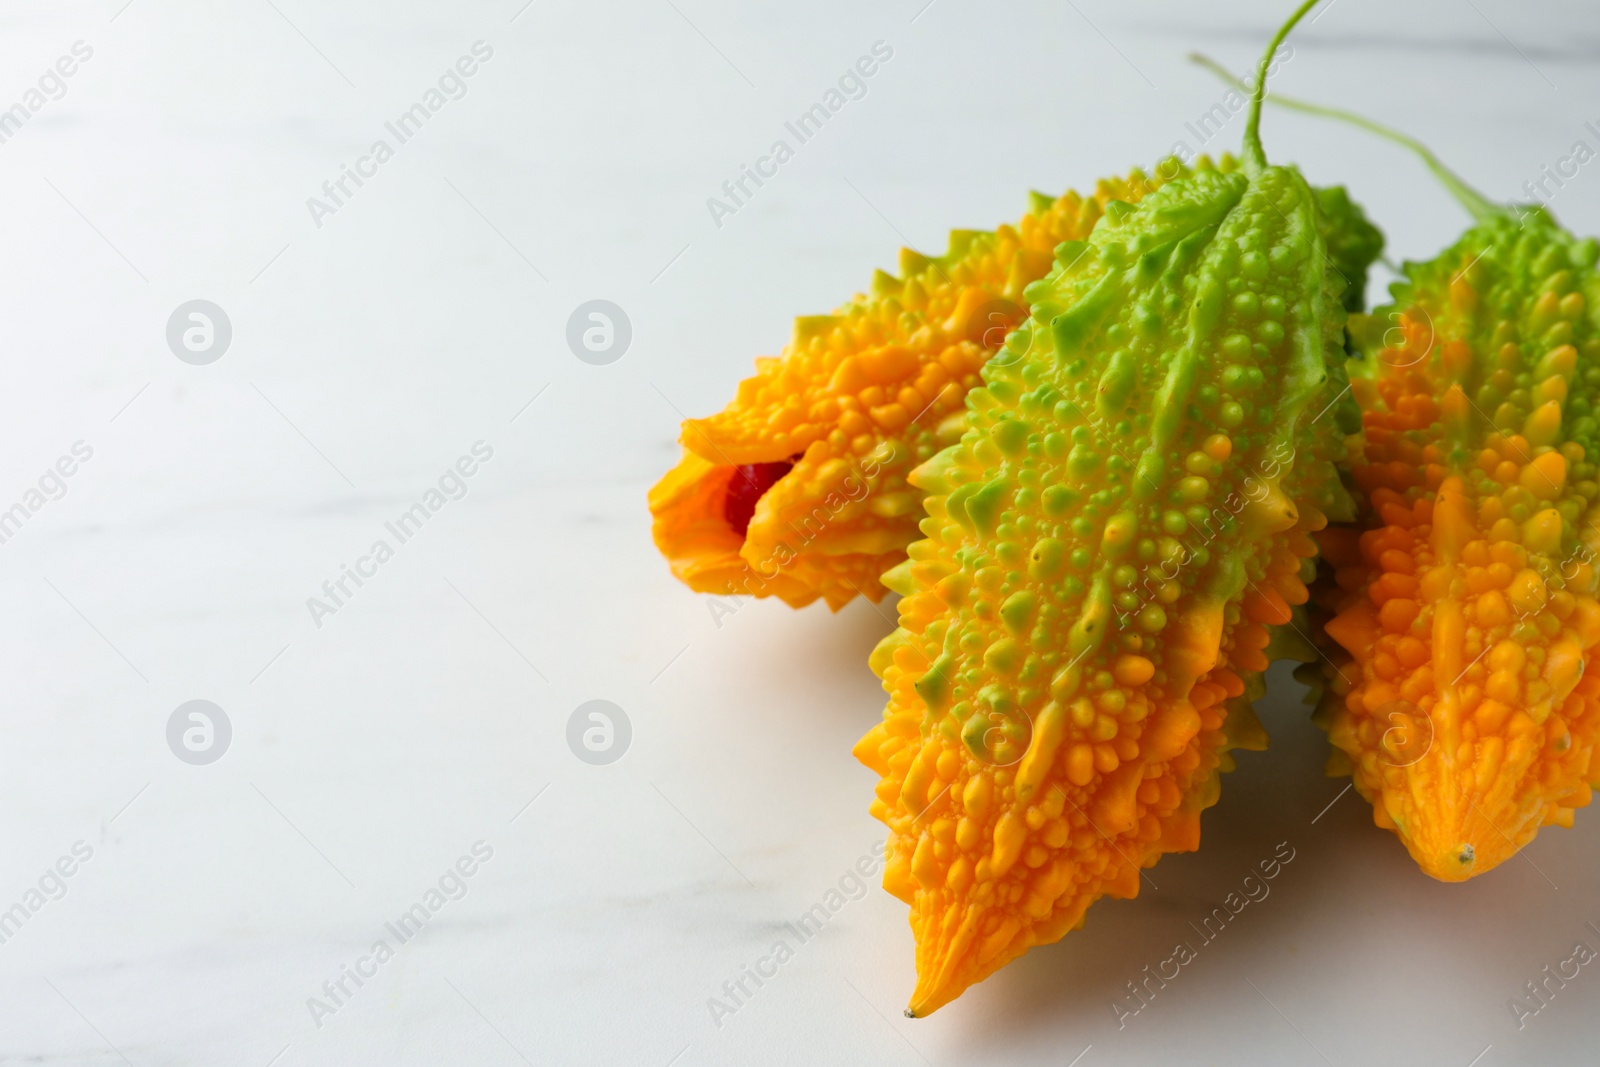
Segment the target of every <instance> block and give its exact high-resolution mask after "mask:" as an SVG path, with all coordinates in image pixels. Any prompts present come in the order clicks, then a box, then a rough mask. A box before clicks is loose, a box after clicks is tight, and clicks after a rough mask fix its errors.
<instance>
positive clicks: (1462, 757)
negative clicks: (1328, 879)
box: [1317, 209, 1600, 881]
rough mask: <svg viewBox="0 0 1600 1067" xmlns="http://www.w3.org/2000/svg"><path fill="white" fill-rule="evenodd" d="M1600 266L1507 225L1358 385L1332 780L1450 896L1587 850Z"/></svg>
mask: <svg viewBox="0 0 1600 1067" xmlns="http://www.w3.org/2000/svg"><path fill="white" fill-rule="evenodd" d="M1597 254H1600V247H1597V245H1596V243H1595V242H1594V241H1593V240H1584V241H1579V240H1577V239H1575V238H1573V237H1572V235H1570V234H1568V233H1567V232H1565V231H1564V230H1562V229H1561V228H1560V227H1559V226H1558V225H1557V224H1556V223H1555V222H1554V220H1553V219H1551V218H1550V217H1549V216H1548V215H1547V214H1545V213H1544V212H1542V211H1539V210H1537V209H1530V210H1528V211H1526V212H1524V213H1522V215H1521V218H1518V217H1517V216H1516V215H1514V214H1512V213H1511V212H1494V213H1491V217H1489V218H1487V219H1486V220H1484V221H1482V222H1481V223H1480V224H1479V225H1477V226H1475V227H1474V228H1473V229H1472V230H1469V231H1468V232H1467V233H1466V234H1465V235H1464V236H1463V237H1462V238H1461V239H1460V240H1459V241H1458V242H1457V243H1456V244H1455V245H1453V246H1452V247H1451V248H1449V249H1447V250H1446V251H1445V252H1444V253H1442V254H1441V255H1440V256H1439V257H1437V258H1436V259H1434V260H1431V261H1429V262H1425V263H1408V264H1406V266H1405V277H1404V279H1403V280H1402V281H1401V282H1399V283H1397V284H1396V285H1395V286H1394V287H1393V290H1392V294H1393V301H1394V302H1393V304H1392V305H1391V306H1389V307H1385V308H1380V309H1378V310H1377V311H1375V312H1374V314H1373V317H1372V325H1371V327H1370V329H1369V330H1368V331H1367V333H1368V335H1369V336H1370V338H1371V341H1372V344H1371V345H1370V355H1369V356H1368V358H1367V359H1365V360H1360V361H1356V362H1353V363H1352V364H1351V367H1352V371H1351V374H1352V377H1353V378H1354V379H1355V381H1354V382H1353V385H1354V386H1355V392H1356V396H1357V397H1358V399H1359V401H1360V406H1361V409H1362V422H1363V426H1362V432H1361V433H1360V434H1358V435H1356V436H1354V437H1352V438H1351V440H1350V452H1351V457H1350V464H1351V469H1352V473H1353V477H1354V483H1355V486H1356V488H1357V489H1358V498H1359V501H1360V514H1359V517H1358V520H1357V521H1356V522H1355V523H1354V524H1351V525H1349V526H1343V527H1335V528H1330V529H1329V530H1327V531H1324V533H1323V534H1322V535H1321V539H1322V543H1323V550H1324V552H1325V554H1326V558H1327V561H1328V564H1329V565H1330V566H1331V567H1332V568H1333V570H1332V574H1331V580H1329V581H1327V582H1326V583H1325V584H1324V585H1321V586H1319V590H1318V597H1317V599H1318V602H1319V603H1321V604H1322V605H1323V606H1324V607H1325V608H1326V610H1327V612H1328V613H1329V614H1330V615H1331V618H1329V620H1328V621H1327V624H1326V633H1327V637H1328V638H1329V639H1331V640H1329V641H1327V645H1328V648H1327V652H1328V655H1329V657H1330V658H1331V660H1332V661H1333V662H1332V663H1331V665H1326V666H1325V667H1324V668H1323V671H1324V673H1325V674H1326V675H1327V684H1328V692H1327V695H1326V696H1325V698H1324V699H1323V702H1322V706H1321V708H1320V709H1319V714H1318V718H1319V721H1320V722H1322V724H1323V725H1324V726H1325V727H1326V728H1327V730H1328V734H1329V738H1330V739H1331V741H1332V742H1333V744H1334V746H1335V747H1336V750H1335V753H1334V757H1335V758H1334V760H1333V761H1332V762H1331V763H1330V770H1331V771H1332V772H1335V773H1348V774H1353V777H1354V781H1355V785H1356V788H1357V789H1358V790H1359V791H1360V793H1361V795H1362V796H1364V797H1366V798H1367V800H1368V801H1370V802H1371V804H1372V806H1373V814H1374V817H1375V819H1376V821H1377V823H1378V825H1379V826H1383V827H1387V828H1389V829H1391V830H1393V831H1394V832H1395V833H1396V834H1397V835H1399V837H1400V839H1401V841H1403V842H1404V843H1405V846H1406V848H1407V849H1408V850H1409V851H1410V853H1411V855H1412V857H1413V858H1414V859H1415V860H1416V861H1417V863H1418V864H1419V865H1420V866H1421V867H1422V869H1423V870H1424V871H1426V872H1427V873H1428V874H1430V875H1432V876H1433V877H1435V878H1439V879H1442V880H1445V881H1461V880H1464V879H1466V878H1470V877H1472V876H1474V875H1477V874H1481V873H1483V872H1484V871H1487V870H1489V869H1491V868H1492V867H1494V866H1495V865H1497V864H1499V863H1501V862H1503V861H1504V860H1506V859H1507V858H1508V857H1510V856H1512V855H1514V854H1515V853H1516V851H1517V850H1518V849H1520V848H1521V847H1522V846H1524V845H1526V844H1527V843H1528V842H1529V841H1531V840H1532V839H1533V837H1534V835H1535V834H1536V833H1537V832H1538V830H1539V828H1540V827H1541V826H1548V825H1552V824H1555V825H1561V826H1570V825H1571V823H1572V818H1573V811H1574V809H1575V808H1578V807H1581V806H1583V805H1585V804H1587V803H1588V802H1589V798H1590V786H1591V783H1593V782H1594V781H1595V779H1596V778H1597V777H1600V766H1595V761H1594V759H1593V753H1594V750H1595V743H1596V740H1597V737H1600V671H1595V670H1594V669H1593V664H1594V661H1595V658H1596V656H1597V655H1600V602H1597V599H1596V598H1597V595H1600V580H1597V570H1596V567H1597V564H1596V560H1595V556H1596V553H1597V552H1600V511H1597V504H1600V488H1597V485H1596V479H1597V476H1600V471H1597V468H1596V465H1595V459H1596V457H1597V452H1596V448H1597V447H1600V422H1597V419H1596V416H1597V412H1596V410H1595V406H1594V401H1593V400H1592V399H1591V398H1592V397H1594V396H1595V395H1596V392H1597V389H1600V329H1597V317H1596V314H1595V308H1596V301H1597V300H1600V278H1597V276H1596V273H1595V270H1594V265H1595V260H1596V256H1597ZM1356 368H1359V369H1356Z"/></svg>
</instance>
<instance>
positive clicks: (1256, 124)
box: [1244, 0, 1319, 177]
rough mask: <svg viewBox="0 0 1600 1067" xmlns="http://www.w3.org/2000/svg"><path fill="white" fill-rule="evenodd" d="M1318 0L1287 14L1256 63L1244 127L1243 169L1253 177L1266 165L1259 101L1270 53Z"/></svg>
mask: <svg viewBox="0 0 1600 1067" xmlns="http://www.w3.org/2000/svg"><path fill="white" fill-rule="evenodd" d="M1318 2H1319V0H1305V2H1304V3H1303V4H1301V5H1300V6H1299V7H1297V8H1295V11H1294V14H1292V15H1290V16H1289V21H1287V22H1285V23H1284V24H1283V25H1282V26H1280V27H1278V33H1277V35H1276V36H1275V37H1273V38H1272V42H1271V43H1270V44H1268V45H1267V50H1266V51H1265V52H1263V53H1262V54H1261V62H1260V63H1258V64H1257V65H1256V88H1255V92H1253V93H1251V94H1250V118H1249V120H1248V121H1247V122H1246V123H1245V127H1244V170H1245V173H1246V174H1248V175H1250V176H1251V177H1254V176H1255V175H1257V174H1260V173H1261V172H1262V171H1263V170H1265V169H1266V167H1267V153H1266V152H1264V151H1263V150H1262V148H1261V101H1262V100H1263V99H1264V98H1265V97H1266V95H1267V66H1268V64H1269V63H1270V62H1271V61H1272V53H1274V52H1276V51H1277V50H1278V46H1279V45H1280V44H1282V43H1283V39H1284V38H1285V37H1287V36H1289V31H1290V30H1292V29H1294V27H1295V23H1297V22H1299V21H1300V20H1301V19H1302V18H1305V15H1306V12H1308V11H1310V10H1311V9H1312V8H1314V7H1316V6H1317V4H1318Z"/></svg>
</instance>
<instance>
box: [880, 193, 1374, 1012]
mask: <svg viewBox="0 0 1600 1067" xmlns="http://www.w3.org/2000/svg"><path fill="white" fill-rule="evenodd" d="M1351 217H1352V218H1359V211H1355V212H1354V213H1353V215H1352V216H1351ZM1362 222H1363V224H1364V219H1363V220H1362ZM1329 223H1330V220H1327V219H1324V218H1322V217H1321V211H1320V208H1319V205H1318V199H1317V197H1316V196H1314V195H1313V193H1312V191H1311V190H1310V188H1309V187H1308V186H1307V185H1306V184H1305V182H1304V180H1303V179H1302V178H1301V177H1300V175H1299V173H1298V172H1297V171H1295V170H1293V169H1290V168H1284V167H1268V166H1265V165H1264V164H1263V166H1262V168H1261V169H1260V170H1259V171H1258V172H1257V173H1256V175H1255V176H1254V177H1252V178H1249V179H1247V178H1246V177H1245V176H1244V175H1243V174H1240V173H1230V174H1224V173H1220V172H1215V171H1212V172H1204V173H1196V174H1194V175H1192V176H1189V177H1187V178H1185V179H1182V180H1179V181H1174V182H1171V183H1169V184H1167V185H1166V186H1164V187H1163V188H1162V189H1160V190H1159V191H1157V192H1155V193H1153V194H1151V195H1150V196H1148V197H1147V198H1145V199H1144V200H1143V201H1142V202H1141V203H1140V204H1138V205H1137V206H1118V205H1113V206H1112V207H1111V208H1110V209H1109V210H1108V211H1107V214H1106V217H1105V219H1104V220H1102V222H1101V223H1100V224H1099V226H1097V227H1096V228H1095V230H1094V231H1093V233H1092V234H1091V236H1090V237H1089V239H1088V240H1087V242H1083V241H1074V242H1067V243H1065V244H1063V245H1062V246H1061V247H1060V248H1059V249H1058V250H1057V252H1056V258H1057V261H1058V266H1057V268H1056V270H1055V271H1053V272H1052V273H1051V274H1050V275H1049V277H1048V278H1046V279H1045V280H1043V281H1041V282H1039V283H1036V284H1035V285H1033V286H1031V287H1030V288H1029V290H1028V292H1027V298H1028V300H1029V301H1030V303H1031V306H1032V308H1033V315H1032V318H1030V319H1029V320H1028V322H1027V323H1026V324H1025V325H1023V326H1022V327H1021V328H1019V329H1018V330H1017V331H1015V332H1014V333H1012V334H1011V335H1010V337H1009V338H1008V339H1007V341H1006V344H1005V347H1004V348H1003V349H1002V350H1001V352H1000V353H998V354H997V355H996V357H995V358H994V359H993V360H991V361H990V362H989V363H988V365H987V366H986V368H985V369H984V371H983V379H984V382H985V385H984V387H983V388H979V389H976V390H974V391H973V392H972V393H971V394H970V395H969V396H968V398H967V407H968V418H967V422H966V429H965V431H964V433H963V434H962V437H961V439H960V442H959V443H958V444H957V445H955V446H954V447H951V448H948V449H946V450H944V451H941V452H940V453H938V454H937V455H936V456H935V457H934V458H933V459H932V460H931V461H929V462H926V463H924V464H923V465H922V466H920V467H919V468H917V470H916V471H915V472H914V473H913V474H912V475H911V478H910V481H911V483H912V484H913V485H914V486H917V487H919V488H921V489H922V490H924V491H925V492H926V493H927V497H926V500H925V509H926V517H925V518H923V519H922V522H921V531H922V534H923V538H924V539H923V540H920V541H918V542H916V543H915V544H913V545H911V546H910V549H909V558H908V560H907V562H906V563H905V564H904V565H902V566H900V567H897V568H896V569H895V570H894V571H892V572H890V573H889V574H888V575H886V576H885V577H886V582H887V584H888V585H889V587H890V588H892V589H895V590H896V591H898V592H901V593H902V594H903V599H902V601H901V603H900V629H898V630H897V631H896V632H895V633H894V634H892V635H891V636H890V637H889V638H887V639H886V640H885V641H884V642H883V643H882V644H881V645H880V646H879V647H878V649H877V650H876V651H875V652H874V654H873V661H872V665H873V667H874V669H875V670H876V671H877V672H878V673H879V675H880V676H881V678H882V680H883V685H884V688H885V690H886V691H887V692H888V694H889V701H888V706H887V708H886V710H885V712H884V718H883V721H882V722H881V723H880V724H879V725H877V726H876V727H874V728H873V729H872V730H871V731H870V732H869V733H868V734H867V735H866V736H865V737H863V738H862V739H861V741H860V742H859V743H858V745H857V746H856V750H855V751H856V755H857V757H858V758H859V759H861V761H862V762H863V763H865V764H867V765H868V766H869V767H871V768H872V769H873V770H875V771H876V772H878V774H879V775H880V776H881V779H882V780H881V782H880V783H879V786H878V789H877V799H876V800H875V801H874V802H873V805H872V811H873V814H874V815H875V816H876V817H878V818H879V819H881V820H883V821H884V822H885V823H887V824H888V826H889V828H890V835H889V851H888V861H887V867H886V872H885V877H884V885H885V887H886V888H887V889H889V890H890V891H891V892H892V893H894V894H895V895H897V896H899V897H900V898H901V899H903V900H905V901H906V902H908V903H909V904H910V905H911V924H912V928H913V931H914V933H915V936H916V942H917V975H918V980H917V987H916V990H915V992H914V993H913V995H912V997H911V1003H910V1008H909V1011H908V1014H913V1015H917V1016H921V1015H926V1014H928V1013H929V1012H931V1011H933V1010H935V1009H937V1008H938V1007H940V1006H941V1005H943V1004H945V1003H947V1002H949V1001H950V1000H951V999H953V998H954V997H955V996H957V995H959V994H960V993H961V992H962V990H964V989H965V988H967V987H968V986H970V985H971V984H972V983H974V982H977V981H980V980H982V979H983V978H985V977H987V976H988V975H990V974H992V973H993V972H994V971H996V970H997V969H999V968H1000V967H1001V966H1003V965H1004V964H1005V963H1007V962H1008V961H1010V960H1012V959H1014V958H1016V957H1017V956H1019V955H1021V954H1022V953H1023V952H1025V951H1026V950H1027V949H1028V948H1029V947H1031V946H1033V945H1037V944H1044V943H1048V942H1051V941H1055V940H1057V939H1059V938H1060V937H1062V936H1063V935H1064V934H1065V933H1067V932H1068V931H1069V930H1072V929H1074V928H1075V927H1077V926H1079V925H1080V924H1081V923H1082V922H1083V918H1084V912H1085V909H1087V908H1088V906H1089V905H1090V904H1091V903H1093V902H1094V901H1095V900H1096V899H1098V898H1099V897H1101V896H1102V895H1106V894H1110V895H1112V896H1119V897H1131V896H1134V895H1135V894H1137V892H1138V890H1139V884H1140V878H1141V874H1140V872H1141V869H1142V868H1144V867H1147V866H1149V865H1151V864H1152V863H1154V862H1155V861H1156V860H1157V858H1159V856H1160V855H1161V854H1162V853H1165V852H1172V851H1187V850H1192V849H1194V848H1196V847H1197V846H1198V843H1199V834H1200V827H1199V817H1200V812H1201V810H1202V809H1204V808H1205V807H1207V806H1209V805H1211V804H1212V803H1214V802H1215V800H1216V798H1217V795H1218V775H1219V772H1220V771H1222V770H1225V769H1230V768H1231V765H1232V760H1231V757H1230V756H1229V755H1228V750H1229V749H1230V748H1234V747H1245V748H1260V747H1263V745H1264V742H1265V738H1264V736H1263V735H1262V734H1261V731H1260V728H1259V726H1258V725H1257V724H1256V723H1255V720H1254V718H1253V716H1252V715H1251V714H1250V710H1249V701H1250V699H1251V698H1252V697H1254V696H1256V695H1259V693H1260V672H1261V671H1262V670H1263V669H1265V667H1266V666H1267V662H1268V656H1267V646H1268V643H1269V640H1270V638H1271V633H1270V632H1269V630H1270V628H1271V627H1274V626H1279V625H1284V624H1287V623H1289V622H1290V620H1291V611H1292V606H1293V605H1297V604H1302V603H1304V602H1305V601H1306V600H1307V596H1308V594H1307V589H1306V585H1305V582H1306V581H1307V580H1309V578H1310V576H1311V573H1312V569H1313V564H1312V562H1311V561H1312V558H1313V557H1314V556H1315V554H1316V546H1315V544H1314V542H1313V540H1312V537H1311V534H1312V533H1313V532H1315V531H1317V530H1319V529H1321V528H1322V527H1323V526H1324V525H1325V524H1326V522H1327V521H1328V519H1329V518H1330V517H1335V518H1343V519H1349V518H1350V517H1351V515H1352V513H1353V512H1352V504H1351V502H1350V500H1349V498H1348V496H1347V494H1346V493H1345V491H1344V489H1343V487H1342V486H1341V483H1340V480H1339V477H1338V475H1337V473H1336V471H1335V463H1336V462H1337V461H1339V460H1340V459H1342V457H1343V449H1344V439H1343V438H1344V434H1345V433H1347V432H1349V430H1350V429H1351V428H1352V427H1351V425H1350V424H1349V420H1350V419H1351V418H1353V416H1354V410H1353V408H1354V405H1353V402H1352V401H1351V400H1350V398H1349V396H1348V389H1347V385H1346V380H1345V377H1344V373H1343V370H1342V364H1343V361H1344V358H1345V352H1344V337H1345V334H1344V321H1345V312H1344V310H1343V308H1342V306H1341V303H1340V298H1341V294H1342V292H1343V291H1344V289H1345V281H1344V278H1343V276H1342V274H1341V272H1340V271H1339V270H1336V269H1335V268H1334V266H1333V264H1332V263H1331V262H1330V259H1329V255H1328V252H1329V246H1330V242H1329V241H1328V240H1326V239H1325V237H1324V236H1323V231H1324V230H1325V229H1326V227H1327V226H1328V225H1329ZM1344 247H1345V248H1346V251H1347V262H1346V265H1345V271H1344V272H1345V273H1349V272H1351V271H1352V270H1353V269H1354V268H1356V267H1359V270H1360V272H1361V275H1362V276H1364V273H1365V269H1366V265H1367V262H1369V261H1370V258H1371V256H1372V255H1375V254H1376V251H1377V248H1376V247H1375V246H1373V245H1371V243H1370V242H1368V244H1367V245H1366V246H1364V247H1366V249H1367V250H1366V251H1360V250H1357V251H1355V252H1349V249H1350V248H1351V247H1356V248H1358V249H1359V248H1360V247H1363V246H1361V242H1359V241H1357V242H1346V243H1345V245H1344ZM1363 257H1364V258H1363ZM1341 409H1343V410H1341ZM1341 420H1345V421H1346V426H1345V428H1344V429H1341V428H1340V422H1341Z"/></svg>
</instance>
